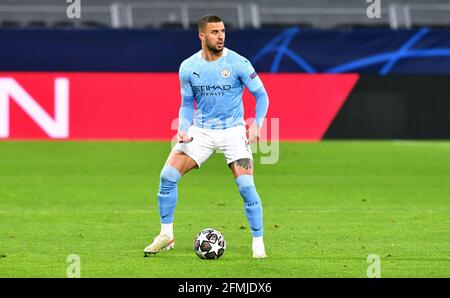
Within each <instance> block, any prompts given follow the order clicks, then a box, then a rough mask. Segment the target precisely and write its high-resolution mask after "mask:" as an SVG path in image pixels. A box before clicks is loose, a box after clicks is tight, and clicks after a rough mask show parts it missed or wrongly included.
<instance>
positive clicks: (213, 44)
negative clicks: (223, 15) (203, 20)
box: [199, 22, 225, 53]
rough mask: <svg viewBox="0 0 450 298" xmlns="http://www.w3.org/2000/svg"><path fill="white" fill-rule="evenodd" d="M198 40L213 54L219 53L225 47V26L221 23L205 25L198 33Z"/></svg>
mask: <svg viewBox="0 0 450 298" xmlns="http://www.w3.org/2000/svg"><path fill="white" fill-rule="evenodd" d="M199 35H200V39H201V40H202V42H203V43H204V44H205V46H206V47H207V48H208V50H210V51H211V52H213V53H220V52H221V51H222V50H223V47H224V45H225V25H224V24H223V22H219V23H207V24H206V26H205V29H204V30H203V31H202V32H200V33H199Z"/></svg>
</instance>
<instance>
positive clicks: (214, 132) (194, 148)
mask: <svg viewBox="0 0 450 298" xmlns="http://www.w3.org/2000/svg"><path fill="white" fill-rule="evenodd" d="M187 135H188V137H193V138H194V139H193V140H192V141H191V142H190V143H177V144H176V145H175V147H174V148H173V150H178V151H182V152H184V153H186V154H187V155H189V156H190V157H191V158H192V159H193V160H194V161H195V162H196V163H197V165H198V167H200V166H201V164H202V163H204V162H205V161H206V160H207V159H208V158H209V157H210V156H211V155H212V154H213V153H214V151H217V152H223V154H224V155H225V159H226V160H227V164H230V163H232V162H233V161H236V160H238V159H242V158H250V159H252V160H253V157H252V150H251V148H250V145H248V144H247V134H246V128H245V126H243V125H242V126H235V127H230V128H225V129H209V128H200V127H198V126H195V125H191V126H190V127H189V129H188V132H187Z"/></svg>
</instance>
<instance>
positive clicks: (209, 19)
mask: <svg viewBox="0 0 450 298" xmlns="http://www.w3.org/2000/svg"><path fill="white" fill-rule="evenodd" d="M220 22H223V21H222V19H221V18H220V17H219V16H216V15H214V14H207V15H205V16H203V17H202V18H201V19H200V20H198V23H197V27H198V31H202V29H203V28H205V26H206V24H208V23H220Z"/></svg>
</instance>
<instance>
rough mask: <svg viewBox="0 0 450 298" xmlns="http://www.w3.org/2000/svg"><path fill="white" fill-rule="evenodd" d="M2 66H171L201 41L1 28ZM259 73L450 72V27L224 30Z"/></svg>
mask: <svg viewBox="0 0 450 298" xmlns="http://www.w3.org/2000/svg"><path fill="white" fill-rule="evenodd" d="M0 41H1V42H0V71H107V72H176V71H178V67H179V65H180V63H181V62H182V61H183V60H184V59H186V58H187V57H189V56H190V55H192V54H193V53H194V52H196V51H198V50H199V48H200V44H199V40H198V38H197V33H196V32H195V31H183V30H105V29H101V30H23V29H16V30H0ZM226 46H227V47H229V48H231V49H233V50H235V51H237V52H238V53H240V54H241V55H243V56H246V57H247V58H248V59H250V60H251V61H252V63H253V65H254V66H255V68H256V70H257V71H259V72H270V73H280V72H300V73H362V74H373V75H380V76H385V75H389V74H416V75H417V74H425V75H426V74H439V75H448V74H450V31H446V30H431V29H428V28H421V29H416V30H389V29H354V30H302V29H301V28H298V27H292V28H287V29H285V30H281V29H274V30H243V31H228V32H227V37H226Z"/></svg>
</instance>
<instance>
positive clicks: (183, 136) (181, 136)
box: [177, 131, 194, 143]
mask: <svg viewBox="0 0 450 298" xmlns="http://www.w3.org/2000/svg"><path fill="white" fill-rule="evenodd" d="M193 139H194V138H193V137H189V136H188V135H187V133H186V132H184V131H179V132H178V133H177V140H178V143H190V142H192V140H193Z"/></svg>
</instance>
